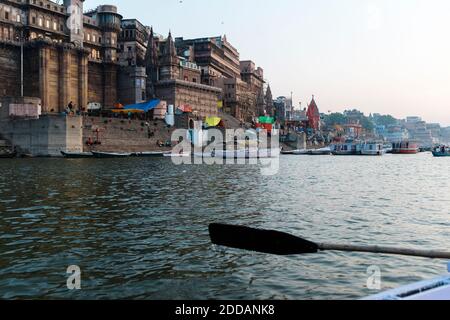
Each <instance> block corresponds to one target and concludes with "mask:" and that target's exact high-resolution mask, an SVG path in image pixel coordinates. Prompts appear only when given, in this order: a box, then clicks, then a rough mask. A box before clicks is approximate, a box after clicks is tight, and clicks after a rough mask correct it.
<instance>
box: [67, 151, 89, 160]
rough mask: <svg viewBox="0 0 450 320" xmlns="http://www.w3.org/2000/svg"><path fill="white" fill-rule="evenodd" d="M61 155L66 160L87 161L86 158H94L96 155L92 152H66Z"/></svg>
mask: <svg viewBox="0 0 450 320" xmlns="http://www.w3.org/2000/svg"><path fill="white" fill-rule="evenodd" d="M61 154H62V155H63V157H64V158H67V159H85V158H93V157H94V154H93V153H92V152H65V151H61Z"/></svg>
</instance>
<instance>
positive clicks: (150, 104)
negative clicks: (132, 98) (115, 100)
mask: <svg viewBox="0 0 450 320" xmlns="http://www.w3.org/2000/svg"><path fill="white" fill-rule="evenodd" d="M160 102H161V100H158V99H155V100H150V101H147V102H144V103H138V104H130V105H128V106H125V107H123V109H124V110H142V111H144V112H149V111H150V110H153V109H155V108H156V107H157V106H158V105H159V103H160Z"/></svg>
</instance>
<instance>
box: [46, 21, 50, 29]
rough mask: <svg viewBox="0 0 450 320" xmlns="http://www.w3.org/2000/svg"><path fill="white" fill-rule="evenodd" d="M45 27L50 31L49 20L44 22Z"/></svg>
mask: <svg viewBox="0 0 450 320" xmlns="http://www.w3.org/2000/svg"><path fill="white" fill-rule="evenodd" d="M45 27H46V28H47V29H50V20H45Z"/></svg>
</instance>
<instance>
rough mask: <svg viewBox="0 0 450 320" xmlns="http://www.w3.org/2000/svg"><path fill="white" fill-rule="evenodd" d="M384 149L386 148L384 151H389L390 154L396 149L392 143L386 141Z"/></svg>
mask: <svg viewBox="0 0 450 320" xmlns="http://www.w3.org/2000/svg"><path fill="white" fill-rule="evenodd" d="M383 149H384V153H389V154H391V153H392V150H394V149H393V148H392V143H385V144H384V145H383Z"/></svg>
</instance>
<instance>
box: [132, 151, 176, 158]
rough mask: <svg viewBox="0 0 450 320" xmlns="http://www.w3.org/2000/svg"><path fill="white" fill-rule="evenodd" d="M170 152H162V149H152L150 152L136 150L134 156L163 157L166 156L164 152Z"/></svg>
mask: <svg viewBox="0 0 450 320" xmlns="http://www.w3.org/2000/svg"><path fill="white" fill-rule="evenodd" d="M167 153H169V152H162V151H154V152H153V151H150V152H136V153H133V154H132V156H133V157H139V158H162V157H164V154H167Z"/></svg>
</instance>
